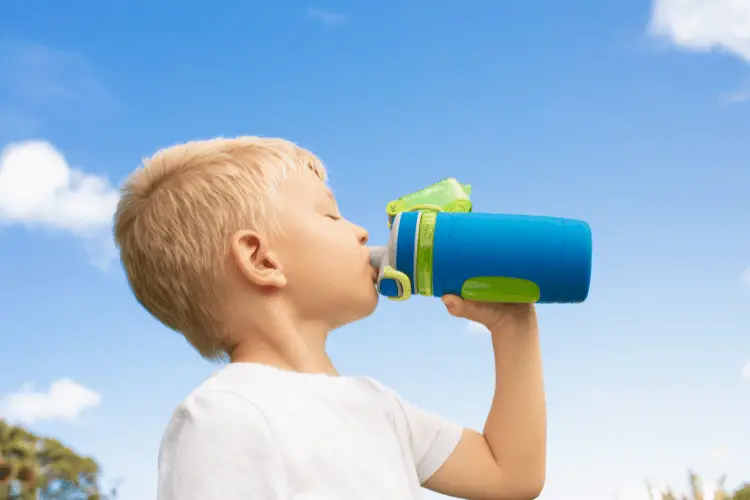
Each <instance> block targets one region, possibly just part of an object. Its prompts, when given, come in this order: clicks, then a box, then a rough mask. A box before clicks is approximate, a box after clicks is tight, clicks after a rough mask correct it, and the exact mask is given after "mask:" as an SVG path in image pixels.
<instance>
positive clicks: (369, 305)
mask: <svg viewBox="0 0 750 500" xmlns="http://www.w3.org/2000/svg"><path fill="white" fill-rule="evenodd" d="M379 299H380V295H378V293H377V292H375V291H374V290H373V293H372V294H371V295H369V296H367V297H362V298H360V300H358V301H356V302H354V301H351V302H350V303H349V304H348V307H347V311H346V318H342V319H343V321H342V322H341V323H343V324H341V325H340V326H344V325H345V324H349V323H354V322H356V321H359V320H361V319H365V318H367V317H368V316H370V315H371V314H372V313H373V312H375V309H376V308H377V307H378V302H379Z"/></svg>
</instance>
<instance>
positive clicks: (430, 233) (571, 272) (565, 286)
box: [371, 211, 592, 303]
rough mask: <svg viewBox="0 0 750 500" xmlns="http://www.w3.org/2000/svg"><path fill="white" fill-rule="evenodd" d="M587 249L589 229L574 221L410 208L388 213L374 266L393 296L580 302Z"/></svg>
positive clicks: (586, 278) (586, 279) (382, 288)
mask: <svg viewBox="0 0 750 500" xmlns="http://www.w3.org/2000/svg"><path fill="white" fill-rule="evenodd" d="M591 254H592V247H591V229H590V228H589V225H588V224H586V223H585V222H583V221H579V220H574V219H564V218H557V217H540V216H528V215H505V214H489V213H476V212H467V213H449V212H434V211H411V212H400V213H398V214H395V216H393V218H392V220H391V231H390V237H389V239H388V245H387V246H384V247H373V248H371V263H372V265H373V267H375V268H377V269H378V270H379V274H378V279H377V288H378V292H379V293H380V294H381V295H384V296H386V297H389V298H391V299H393V300H406V299H408V298H409V297H410V296H412V295H422V296H432V297H441V296H443V295H445V294H453V295H458V296H460V297H462V298H464V299H467V300H474V301H480V302H482V301H483V302H506V303H578V302H583V301H584V300H585V299H586V297H587V296H588V293H589V285H590V282H591Z"/></svg>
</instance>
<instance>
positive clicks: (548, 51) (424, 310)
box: [0, 0, 750, 500]
mask: <svg viewBox="0 0 750 500" xmlns="http://www.w3.org/2000/svg"><path fill="white" fill-rule="evenodd" d="M364 4H365V2H359V3H358V4H357V6H355V5H354V2H341V1H338V2H327V3H324V4H323V3H320V4H308V3H305V2H298V1H283V2H273V3H272V2H240V1H234V0H226V1H224V2H220V3H214V4H205V3H202V2H200V3H199V2H192V1H187V2H181V3H179V4H178V3H176V2H167V1H164V2H153V3H152V2H145V1H143V0H139V1H135V0H134V1H132V2H127V5H126V3H122V2H119V3H117V2H115V3H113V2H78V3H76V4H70V3H66V4H65V5H63V4H60V3H59V2H53V1H51V0H44V1H40V2H34V3H33V5H32V4H29V3H24V2H4V3H3V4H2V6H0V150H2V151H3V153H2V155H3V156H2V159H0V161H1V162H2V163H1V164H0V284H2V285H1V286H0V338H2V345H3V349H2V350H0V366H2V367H3V376H2V377H0V412H3V413H4V414H5V416H6V417H8V418H11V419H14V420H18V421H21V422H26V423H27V424H28V425H29V426H30V427H32V428H33V429H35V430H37V431H38V432H41V433H45V434H49V435H53V436H55V437H58V438H59V439H61V440H63V441H65V442H66V443H69V444H70V445H71V446H73V447H74V448H75V449H77V450H79V451H80V452H82V453H87V454H92V455H93V456H95V457H96V458H97V459H99V460H100V462H101V463H102V465H103V467H104V470H105V472H106V476H107V478H108V479H109V480H112V481H114V480H117V479H122V481H123V482H122V498H123V500H149V499H154V498H155V479H156V467H155V465H156V453H157V448H158V442H159V439H160V437H161V433H162V431H163V429H164V427H165V425H166V422H167V420H168V418H169V416H170V413H171V411H172V409H173V408H174V406H175V405H176V404H177V403H178V402H179V401H180V400H181V399H182V398H183V397H184V396H185V395H186V394H187V393H188V392H189V391H190V390H191V389H192V388H193V387H195V386H196V385H197V384H198V383H200V381H201V380H203V379H204V378H205V377H206V376H207V375H209V374H210V373H211V372H212V371H213V370H214V369H215V368H216V367H215V366H212V365H211V364H208V363H206V362H205V361H203V360H201V359H200V358H199V357H198V356H197V355H196V354H194V352H193V351H192V350H191V349H190V348H189V347H188V345H187V344H186V343H185V342H184V341H183V340H182V338H181V337H179V336H178V335H177V334H175V333H172V332H170V331H168V330H167V329H166V328H164V327H162V326H160V325H159V324H158V323H157V322H156V321H154V320H152V319H151V318H150V317H149V316H148V315H147V314H146V313H145V312H144V311H143V310H142V309H141V308H140V306H139V305H138V304H137V303H136V302H135V300H134V299H133V297H132V296H131V293H130V291H129V289H128V287H127V284H126V282H125V280H124V277H123V274H122V272H121V270H120V268H119V264H118V263H117V262H116V261H112V260H111V257H112V253H111V241H109V237H108V231H109V227H108V224H109V220H110V217H111V209H112V203H113V200H115V199H116V198H115V193H114V191H113V190H112V189H113V186H117V185H118V184H119V183H120V182H121V180H122V179H123V178H124V176H125V175H127V174H128V173H129V172H130V171H131V170H132V169H134V168H135V167H136V166H137V165H138V162H139V160H140V158H142V157H144V156H146V155H149V154H151V153H152V152H153V151H154V150H155V149H157V148H159V147H163V146H168V145H170V144H173V143H176V142H182V141H186V140H190V139H196V138H207V137H213V136H218V135H224V136H233V135H240V134H251V135H267V136H281V137H285V138H288V139H291V140H294V141H296V142H298V143H300V144H301V145H303V146H305V147H308V148H310V149H312V150H313V151H314V152H316V153H317V154H319V155H320V156H321V157H322V159H323V160H324V161H325V163H326V164H327V166H328V168H329V170H330V173H331V184H332V186H333V188H334V190H335V192H336V194H337V196H338V198H339V203H340V205H341V208H342V210H343V212H344V214H345V215H346V216H347V217H349V218H350V219H352V220H354V221H355V222H358V223H360V224H362V225H364V226H365V227H367V228H368V229H370V231H371V239H372V241H373V242H374V243H378V242H383V241H384V240H385V238H386V229H387V228H386V224H385V213H384V207H385V203H386V202H387V201H389V200H391V199H393V198H395V197H397V196H399V195H401V194H404V193H406V192H408V191H413V190H416V189H418V188H421V187H423V186H426V185H428V184H431V183H432V182H435V181H437V180H440V179H442V178H445V177H448V176H454V177H457V178H459V180H461V181H462V182H465V183H470V184H472V185H473V186H474V195H473V199H474V204H475V208H476V210H478V211H488V212H504V213H531V214H539V215H556V216H567V217H576V218H582V219H585V220H587V221H588V222H589V223H590V224H591V226H592V228H593V231H594V242H595V258H594V274H593V282H592V288H591V295H590V299H589V300H588V301H587V302H586V303H585V304H582V305H575V306H542V307H540V308H539V314H540V321H541V327H542V334H543V341H544V346H543V347H544V358H545V360H544V361H545V371H546V377H547V390H548V401H549V474H548V482H547V487H546V491H545V493H544V494H543V496H542V498H543V499H554V500H589V499H590V500H600V499H602V498H615V497H616V495H617V498H619V499H620V500H637V499H639V498H643V495H645V489H644V488H643V481H644V480H645V479H646V478H651V479H652V480H653V482H654V483H655V484H662V483H665V482H670V483H676V484H678V485H682V484H683V483H684V482H685V477H686V469H687V468H688V467H694V468H696V469H697V470H698V471H700V472H701V473H703V474H705V475H706V476H707V477H709V478H711V477H715V476H718V475H719V474H720V473H721V472H727V473H728V474H729V478H728V484H735V483H738V482H739V481H740V480H741V479H750V476H748V474H747V471H750V459H748V454H747V449H748V445H750V427H748V425H747V417H746V416H747V415H748V414H750V367H748V368H746V373H745V375H746V376H745V377H744V378H743V373H742V372H743V367H745V366H750V365H747V363H750V335H748V328H749V327H750V272H747V273H746V274H745V275H744V276H745V278H746V279H745V280H744V282H743V273H745V271H744V270H745V269H750V267H749V266H750V232H748V231H747V227H748V222H750V221H749V218H750V217H749V216H750V196H748V186H750V141H749V140H748V139H747V138H748V137H750V66H749V64H750V36H748V33H750V24H748V23H750V13H749V12H748V11H749V10H750V8H749V7H746V6H742V5H740V3H739V2H731V1H729V0H695V1H687V0H659V1H656V2H655V3H651V2H648V1H645V0H627V1H626V0H609V1H607V2H595V1H590V0H581V1H578V2H553V1H551V0H537V1H535V2H528V1H525V0H523V1H522V0H508V1H504V2H490V1H480V0H476V1H473V2H466V3H464V4H461V5H457V4H455V3H449V2H434V1H433V2H425V1H409V2H406V1H402V2H397V1H393V0H390V1H382V2H377V3H369V5H367V6H366V5H364ZM733 4H734V5H733ZM733 9H735V10H733ZM743 9H744V10H743ZM743 138H744V139H743ZM29 140H34V141H39V142H27V141H29ZM59 155H62V156H59ZM70 169H74V170H75V172H74V173H71V170H70ZM330 350H331V353H332V355H333V357H334V358H335V361H336V362H337V365H338V367H339V369H340V371H342V372H344V373H347V374H367V375H371V376H374V377H376V378H378V379H380V380H381V381H382V382H384V383H386V384H389V385H391V386H393V387H394V388H396V389H397V390H399V391H400V392H401V393H402V395H404V396H405V397H407V398H409V399H411V400H412V401H414V402H415V403H417V404H420V405H421V406H424V407H426V408H428V409H431V410H434V411H438V412H440V413H443V414H445V415H446V416H449V417H452V418H455V419H457V420H459V421H460V422H462V423H464V424H466V425H471V426H475V427H481V425H482V423H483V419H484V417H485V416H486V412H487V410H488V408H489V403H490V398H491V396H492V384H493V375H492V359H491V351H490V344H489V338H488V336H487V335H486V334H484V333H482V332H481V331H478V330H477V329H473V328H472V327H471V325H467V324H466V323H465V322H461V321H459V320H455V319H451V318H448V317H447V314H445V313H444V312H443V311H442V306H441V304H440V303H439V301H437V300H433V299H425V298H417V299H413V300H411V301H409V302H408V303H405V304H403V303H402V304H393V303H383V304H382V305H381V306H380V308H379V310H378V312H377V313H376V314H375V315H374V316H373V317H371V318H368V319H367V320H365V321H363V322H361V323H357V324H354V325H351V326H348V327H346V328H344V329H342V330H341V331H339V332H336V333H334V335H333V336H332V340H331V345H330ZM60 380H63V382H60ZM65 380H67V382H66V381H65ZM55 382H57V383H56V384H55ZM29 384H32V385H33V387H32V385H29ZM743 454H744V456H743ZM743 471H744V473H745V474H744V477H742V472H743ZM426 498H433V497H432V496H427V497H426ZM435 498H437V497H435Z"/></svg>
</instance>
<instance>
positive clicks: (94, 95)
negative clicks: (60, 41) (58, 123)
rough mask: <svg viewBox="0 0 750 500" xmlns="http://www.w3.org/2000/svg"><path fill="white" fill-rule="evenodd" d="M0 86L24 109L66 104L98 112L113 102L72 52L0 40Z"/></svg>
mask: <svg viewBox="0 0 750 500" xmlns="http://www.w3.org/2000/svg"><path fill="white" fill-rule="evenodd" d="M0 67H2V68H3V71H2V73H0V86H2V87H3V89H4V90H5V91H6V92H8V93H9V94H10V95H11V97H12V98H13V99H14V100H16V101H19V102H20V103H21V104H23V105H24V106H35V107H41V106H43V107H45V108H48V107H49V106H50V105H53V104H55V105H57V104H61V103H68V104H73V105H75V109H76V111H78V112H80V111H81V107H82V106H83V107H86V108H88V109H92V110H96V109H99V110H101V108H102V107H106V106H107V105H113V104H114V99H113V98H112V96H111V95H110V94H109V92H108V91H107V90H106V89H105V87H104V85H102V83H101V82H100V81H99V79H98V78H97V77H96V75H95V73H94V70H93V68H92V67H91V65H90V64H89V63H88V61H87V60H86V59H85V58H84V57H82V56H81V55H79V54H76V53H74V52H70V51H66V50H60V49H57V48H53V47H48V46H45V45H42V44H39V43H34V42H30V41H26V40H17V39H8V38H5V39H3V40H0Z"/></svg>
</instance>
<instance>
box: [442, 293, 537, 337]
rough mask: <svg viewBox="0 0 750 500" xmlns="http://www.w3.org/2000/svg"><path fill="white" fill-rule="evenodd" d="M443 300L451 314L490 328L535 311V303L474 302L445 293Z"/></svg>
mask: <svg viewBox="0 0 750 500" xmlns="http://www.w3.org/2000/svg"><path fill="white" fill-rule="evenodd" d="M442 300H443V304H445V307H446V309H447V310H448V314H450V315H451V316H455V317H456V318H464V319H468V320H469V321H475V322H477V323H481V324H483V325H484V326H486V327H487V328H488V329H489V330H492V329H493V328H496V327H498V326H500V325H502V324H503V323H504V322H505V321H508V320H514V319H521V318H524V317H528V316H529V314H530V313H532V312H533V311H534V305H533V304H502V303H497V302H472V301H470V300H464V299H462V298H461V297H458V296H456V295H443V297H442Z"/></svg>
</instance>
